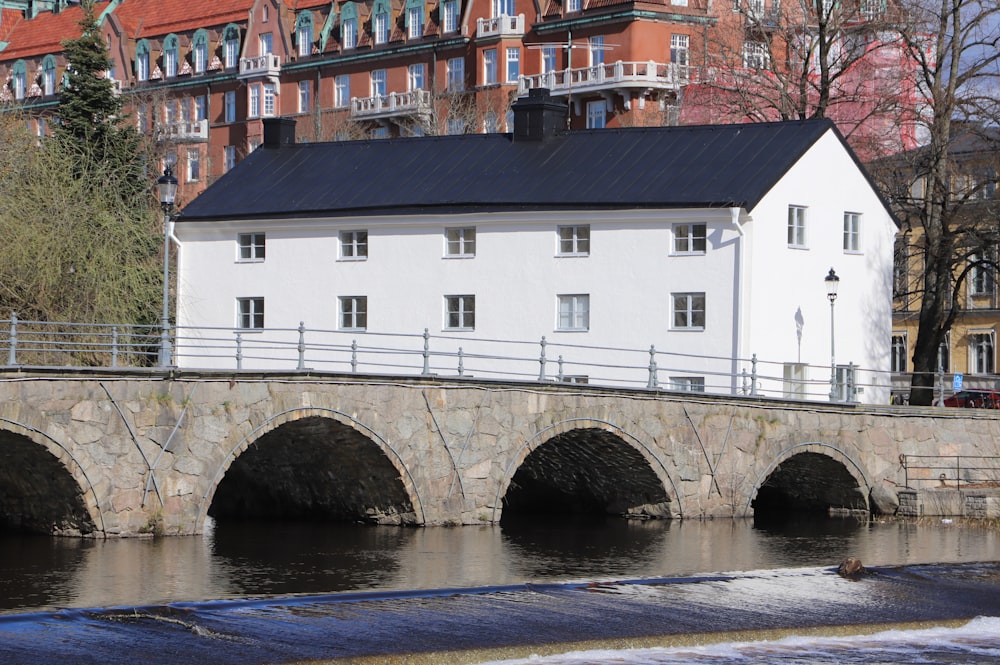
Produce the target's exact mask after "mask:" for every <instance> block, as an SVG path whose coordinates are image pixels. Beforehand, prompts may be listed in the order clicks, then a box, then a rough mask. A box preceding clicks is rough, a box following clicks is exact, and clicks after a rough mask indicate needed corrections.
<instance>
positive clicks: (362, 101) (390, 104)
mask: <svg viewBox="0 0 1000 665" xmlns="http://www.w3.org/2000/svg"><path fill="white" fill-rule="evenodd" d="M430 112H431V93H430V90H411V91H410V92H390V93H389V94H388V95H375V96H373V97H353V98H351V118H353V119H354V120H379V119H383V118H400V117H404V116H420V115H426V114H429V113H430Z"/></svg>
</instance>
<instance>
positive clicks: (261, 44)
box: [257, 32, 271, 55]
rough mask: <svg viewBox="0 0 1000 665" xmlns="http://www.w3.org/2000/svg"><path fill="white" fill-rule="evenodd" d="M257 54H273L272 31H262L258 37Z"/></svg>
mask: <svg viewBox="0 0 1000 665" xmlns="http://www.w3.org/2000/svg"><path fill="white" fill-rule="evenodd" d="M257 55H271V33H270V32H262V33H260V36H259V37H258V38H257Z"/></svg>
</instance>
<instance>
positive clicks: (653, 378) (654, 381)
mask: <svg viewBox="0 0 1000 665" xmlns="http://www.w3.org/2000/svg"><path fill="white" fill-rule="evenodd" d="M657 374H659V372H658V371H657V369H656V347H654V346H653V345H652V344H650V345H649V378H648V379H647V380H646V388H648V389H649V390H655V389H656V388H657V387H658V386H659V385H660V379H659V377H658V376H657Z"/></svg>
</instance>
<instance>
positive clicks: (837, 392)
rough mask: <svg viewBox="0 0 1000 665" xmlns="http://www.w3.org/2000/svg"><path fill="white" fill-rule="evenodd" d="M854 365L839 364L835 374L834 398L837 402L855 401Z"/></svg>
mask: <svg viewBox="0 0 1000 665" xmlns="http://www.w3.org/2000/svg"><path fill="white" fill-rule="evenodd" d="M854 370H855V367H854V365H837V370H836V372H835V374H834V397H833V398H834V400H835V401H837V402H853V401H854V399H855V398H854V396H855V390H856V388H855V387H856V385H857V384H856V383H855V380H856V379H855V375H854V373H855V372H854Z"/></svg>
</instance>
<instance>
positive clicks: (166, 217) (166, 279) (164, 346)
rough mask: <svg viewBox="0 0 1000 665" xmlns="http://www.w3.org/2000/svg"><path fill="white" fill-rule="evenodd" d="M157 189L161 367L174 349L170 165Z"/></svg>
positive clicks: (174, 182) (174, 181) (173, 183)
mask: <svg viewBox="0 0 1000 665" xmlns="http://www.w3.org/2000/svg"><path fill="white" fill-rule="evenodd" d="M156 189H157V190H158V192H159V195H160V208H161V209H162V210H163V314H162V315H161V317H160V358H159V366H160V367H169V366H170V365H171V364H172V362H171V356H172V355H173V354H172V351H171V348H170V216H171V215H172V214H173V212H174V200H175V198H176V196H177V178H175V177H174V170H173V169H172V168H170V166H169V165H168V166H167V168H165V169H163V175H161V176H160V177H159V178H157V179H156Z"/></svg>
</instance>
